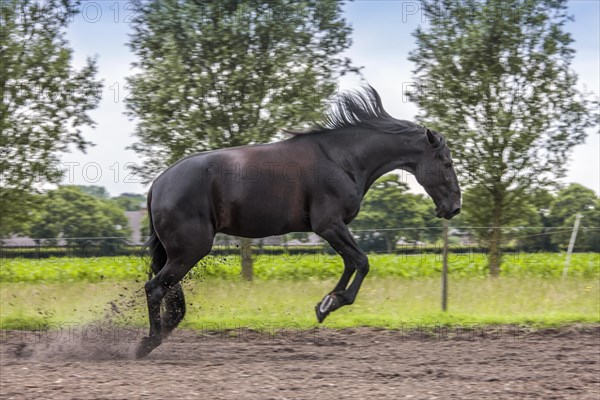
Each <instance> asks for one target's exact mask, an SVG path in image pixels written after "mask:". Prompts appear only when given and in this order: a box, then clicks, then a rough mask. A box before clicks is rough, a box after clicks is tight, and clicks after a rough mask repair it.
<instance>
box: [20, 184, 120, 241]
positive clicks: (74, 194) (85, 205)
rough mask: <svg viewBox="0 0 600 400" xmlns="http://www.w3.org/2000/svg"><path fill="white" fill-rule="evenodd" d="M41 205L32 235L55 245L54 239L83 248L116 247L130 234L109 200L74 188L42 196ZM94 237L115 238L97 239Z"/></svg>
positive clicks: (65, 187)
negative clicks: (61, 239)
mask: <svg viewBox="0 0 600 400" xmlns="http://www.w3.org/2000/svg"><path fill="white" fill-rule="evenodd" d="M41 196H42V205H41V207H40V210H39V211H38V212H37V213H36V215H35V217H34V218H33V219H32V222H31V228H30V231H29V234H30V235H31V236H32V237H34V238H41V239H46V238H50V240H46V241H45V242H47V243H49V244H52V243H55V242H56V240H54V239H55V238H61V237H63V238H70V239H67V241H68V242H69V243H71V244H77V245H80V246H86V245H96V244H100V245H101V246H103V247H106V246H110V245H114V244H115V243H117V242H118V241H119V240H118V239H116V238H124V239H127V238H128V237H129V236H130V234H131V231H130V229H129V226H128V222H127V218H126V217H125V214H124V212H123V210H122V209H121V208H119V207H118V206H117V205H115V204H113V203H112V202H110V201H108V200H102V199H98V198H96V197H93V196H91V195H89V194H86V193H83V192H82V191H81V190H80V189H78V188H77V187H74V186H61V187H59V188H58V189H56V190H51V191H49V192H48V193H46V194H44V195H41ZM93 238H112V239H105V240H98V239H93Z"/></svg>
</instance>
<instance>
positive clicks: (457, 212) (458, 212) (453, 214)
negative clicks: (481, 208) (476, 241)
mask: <svg viewBox="0 0 600 400" xmlns="http://www.w3.org/2000/svg"><path fill="white" fill-rule="evenodd" d="M458 214H460V207H458V208H457V209H456V210H454V211H452V216H455V215H458Z"/></svg>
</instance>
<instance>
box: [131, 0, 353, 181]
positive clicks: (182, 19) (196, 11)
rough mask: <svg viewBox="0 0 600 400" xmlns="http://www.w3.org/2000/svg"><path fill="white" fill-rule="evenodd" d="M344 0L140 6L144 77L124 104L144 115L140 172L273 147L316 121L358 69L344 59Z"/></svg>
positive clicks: (137, 31)
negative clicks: (196, 156)
mask: <svg viewBox="0 0 600 400" xmlns="http://www.w3.org/2000/svg"><path fill="white" fill-rule="evenodd" d="M341 4H342V3H341V2H339V1H336V0H322V1H318V2H314V1H309V2H295V1H283V2H282V1H277V2H263V1H256V0H242V1H232V0H227V1H220V0H219V1H216V0H214V1H201V2H198V1H192V0H184V1H181V0H153V1H148V2H139V4H138V5H139V12H138V13H137V14H136V18H135V20H134V23H133V29H134V33H133V35H132V39H131V43H130V45H131V48H132V50H133V52H134V53H135V54H136V55H137V56H138V58H139V61H138V62H137V64H136V66H137V67H138V68H139V70H140V71H141V72H139V73H138V74H136V75H134V76H132V77H130V78H129V80H128V81H129V83H130V84H131V86H132V87H133V88H135V89H134V90H133V92H132V95H131V97H130V98H129V99H128V102H127V107H128V109H129V113H130V115H132V116H135V117H136V118H138V120H139V123H138V126H137V129H136V135H137V136H138V138H139V142H137V143H135V144H134V145H133V146H132V148H133V149H134V150H136V151H137V152H138V153H140V154H141V155H143V156H145V158H146V162H145V163H144V165H143V167H142V168H141V171H140V173H141V175H142V176H143V177H145V178H147V179H152V178H154V176H155V175H156V174H157V172H158V171H160V170H162V169H164V168H165V167H166V166H168V165H170V164H172V163H173V162H175V161H176V160H178V159H179V158H181V157H182V156H185V155H187V154H190V153H194V152H198V151H202V150H210V149H215V148H223V147H230V146H238V145H244V144H250V143H264V142H267V141H269V140H270V139H271V138H273V136H274V135H275V134H276V133H277V132H278V130H279V129H282V128H290V127H293V126H294V125H297V124H299V123H300V122H303V121H309V120H312V119H316V118H317V117H318V116H319V113H320V111H321V109H322V108H323V99H324V98H327V97H329V96H330V95H331V94H332V93H333V92H334V90H335V87H336V85H335V84H336V81H337V79H338V77H339V76H341V75H344V74H345V73H348V72H351V71H356V69H355V68H352V67H351V66H350V61H349V60H348V59H347V58H344V57H342V56H341V53H342V52H343V51H344V50H346V49H347V48H348V47H349V46H350V38H349V34H350V27H349V26H348V25H347V24H346V22H345V21H344V19H342V18H341V16H340V14H341Z"/></svg>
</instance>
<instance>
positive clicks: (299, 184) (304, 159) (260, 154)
mask: <svg viewBox="0 0 600 400" xmlns="http://www.w3.org/2000/svg"><path fill="white" fill-rule="evenodd" d="M312 153H313V151H312V150H311V149H310V148H306V147H305V148H303V149H300V148H298V147H296V146H291V145H290V144H286V143H285V142H279V143H274V144H269V145H259V146H244V147H237V148H231V149H223V150H218V151H212V152H205V153H198V154H195V155H193V156H190V157H187V158H185V159H182V160H180V161H179V162H177V163H176V164H174V165H173V166H171V167H170V168H168V169H167V170H166V171H164V172H163V173H162V174H161V175H160V176H159V177H158V178H157V179H156V181H155V182H154V184H153V186H152V188H151V191H152V201H151V210H152V213H153V215H154V214H155V213H156V214H157V218H161V215H165V214H168V215H169V217H172V216H173V215H179V216H180V217H181V218H182V219H186V220H187V219H188V218H196V217H199V218H201V219H204V220H210V221H211V223H212V224H213V225H214V228H215V231H218V232H224V233H229V234H232V235H239V236H249V237H261V236H268V235H275V234H280V233H285V232H290V231H294V230H310V222H309V221H308V219H307V218H308V217H307V214H308V212H307V208H308V203H307V201H308V199H307V195H308V192H309V188H310V186H311V181H312V180H313V177H312V176H311V174H312V173H313V172H312V169H311V168H312V166H313V164H314V162H313V161H311V160H312V159H313V158H314V154H312Z"/></svg>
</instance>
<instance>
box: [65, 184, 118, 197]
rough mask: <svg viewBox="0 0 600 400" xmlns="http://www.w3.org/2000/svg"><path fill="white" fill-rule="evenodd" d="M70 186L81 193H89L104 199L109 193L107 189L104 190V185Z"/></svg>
mask: <svg viewBox="0 0 600 400" xmlns="http://www.w3.org/2000/svg"><path fill="white" fill-rule="evenodd" d="M70 186H72V187H74V188H76V189H78V190H79V191H80V192H82V193H85V194H89V195H90V196H92V197H95V198H97V199H103V200H106V199H108V198H109V197H110V195H109V194H108V191H107V190H106V188H105V187H104V186H97V185H70Z"/></svg>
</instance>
